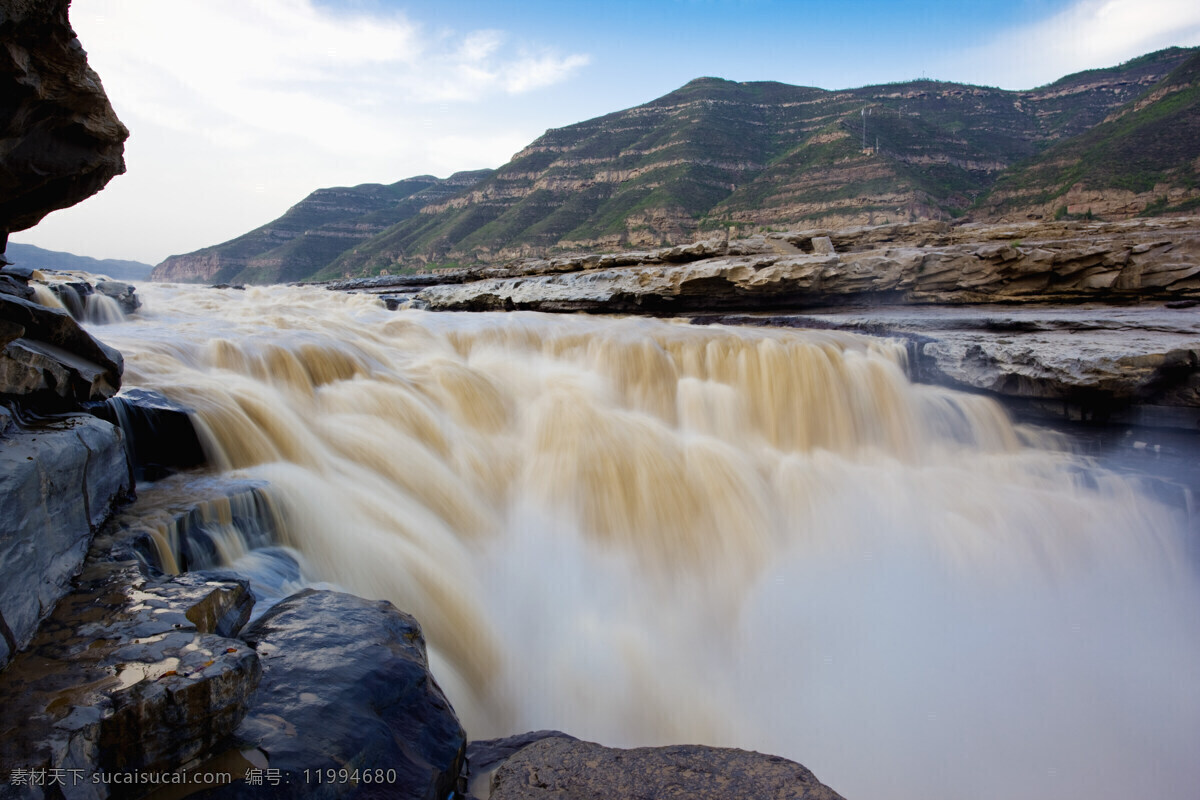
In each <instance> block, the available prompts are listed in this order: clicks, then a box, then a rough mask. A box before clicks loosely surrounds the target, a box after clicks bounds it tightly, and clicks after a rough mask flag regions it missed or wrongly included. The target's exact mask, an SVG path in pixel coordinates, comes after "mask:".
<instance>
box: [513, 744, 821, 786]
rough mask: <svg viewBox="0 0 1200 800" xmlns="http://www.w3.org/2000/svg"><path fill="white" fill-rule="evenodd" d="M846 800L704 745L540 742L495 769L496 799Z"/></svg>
mask: <svg viewBox="0 0 1200 800" xmlns="http://www.w3.org/2000/svg"><path fill="white" fill-rule="evenodd" d="M543 798H544V800H550V799H551V798H570V799H571V800H674V799H675V798H688V800H730V798H747V799H748V800H749V799H750V798H753V799H754V800H759V799H760V798H761V799H762V800H841V795H839V794H838V793H837V792H835V791H834V790H833V789H830V788H829V787H828V786H826V785H824V784H823V783H821V782H820V781H818V780H817V778H816V776H814V775H813V774H812V773H811V772H810V771H808V770H807V769H805V768H804V767H802V766H800V765H799V764H797V763H796V762H794V761H788V760H787V759H785V758H780V757H779V756H770V755H763V754H761V753H752V752H747V751H745V750H734V749H730V748H722V747H705V746H702V745H674V746H669V747H640V748H636V749H632V750H620V749H616V748H611V747H604V746H602V745H598V744H593V743H591V742H582V741H579V740H574V739H563V738H548V739H541V740H539V741H537V742H534V743H533V744H531V745H529V746H528V747H526V748H524V749H522V750H520V751H519V752H517V753H516V754H515V755H513V756H512V757H511V758H509V759H508V760H507V761H505V762H504V763H503V764H501V765H500V767H499V769H497V770H496V773H495V775H493V777H492V793H491V800H543Z"/></svg>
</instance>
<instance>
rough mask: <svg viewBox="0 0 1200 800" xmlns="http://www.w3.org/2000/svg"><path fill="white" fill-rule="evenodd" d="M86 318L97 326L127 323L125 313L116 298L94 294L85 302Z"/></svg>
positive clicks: (98, 293)
mask: <svg viewBox="0 0 1200 800" xmlns="http://www.w3.org/2000/svg"><path fill="white" fill-rule="evenodd" d="M84 318H85V319H86V321H88V322H91V323H93V324H95V325H114V324H116V323H118V322H124V321H125V312H124V311H122V310H121V304H120V303H119V302H117V300H116V299H115V298H112V297H109V296H108V295H106V294H103V293H101V292H93V293H92V294H89V295H88V296H87V298H86V300H85V302H84Z"/></svg>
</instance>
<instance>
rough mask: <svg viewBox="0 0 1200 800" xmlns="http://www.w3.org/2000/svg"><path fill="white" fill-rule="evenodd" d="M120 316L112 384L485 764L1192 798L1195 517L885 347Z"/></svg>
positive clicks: (459, 318) (181, 308)
mask: <svg viewBox="0 0 1200 800" xmlns="http://www.w3.org/2000/svg"><path fill="white" fill-rule="evenodd" d="M139 293H140V294H142V295H143V297H144V301H145V307H144V308H143V309H142V311H141V312H140V313H139V315H138V317H137V318H135V319H132V320H130V321H127V322H124V323H120V324H116V325H111V326H108V327H106V328H105V330H104V333H103V337H104V338H105V340H106V341H107V342H109V343H111V344H112V345H114V346H116V347H118V348H119V349H120V350H121V351H122V352H123V353H124V354H125V357H126V384H127V385H130V386H141V387H145V388H151V389H157V390H159V391H161V392H163V393H165V394H167V395H168V396H169V397H171V398H172V399H173V400H177V401H179V402H182V403H184V404H186V405H188V406H190V407H192V408H194V409H195V410H196V422H197V426H198V428H199V429H200V432H201V437H202V439H203V444H204V446H205V448H206V451H207V452H208V455H209V459H210V462H211V463H212V464H214V465H216V469H217V471H219V472H221V473H226V474H229V475H231V476H234V477H238V478H250V479H255V480H264V481H266V482H267V484H268V488H266V489H265V490H264V492H265V493H266V494H267V495H268V496H269V497H270V505H271V507H272V508H273V509H274V510H275V512H276V513H278V516H279V518H280V523H279V526H280V528H281V531H282V532H281V534H280V541H279V542H277V543H276V544H277V545H279V546H283V547H287V548H292V549H293V551H294V552H295V553H297V554H298V556H297V559H298V561H299V563H300V568H301V569H302V570H303V571H304V574H305V578H306V579H307V580H308V581H312V582H329V583H330V584H333V585H336V586H339V587H343V588H345V589H346V590H348V591H352V592H355V593H357V594H361V595H363V596H366V597H370V598H386V599H389V600H391V601H392V602H394V603H395V604H396V605H397V606H399V607H400V608H402V609H404V610H406V611H409V612H411V613H413V614H414V615H415V616H416V617H417V618H418V619H419V620H420V621H421V623H422V625H423V626H424V628H425V630H426V634H427V637H428V640H429V643H430V649H431V659H432V661H433V664H434V671H435V674H436V675H438V678H439V681H440V682H441V683H442V685H443V687H444V688H445V689H446V691H447V693H448V695H449V696H450V697H451V699H452V701H453V703H454V705H455V708H456V709H457V711H458V712H459V715H460V717H461V718H462V719H463V722H464V725H465V726H466V728H467V730H468V732H469V735H470V736H471V737H472V738H488V737H492V736H501V735H507V734H510V733H514V732H518V731H524V730H531V729H536V728H547V727H554V728H559V729H562V730H566V731H569V732H571V733H572V734H574V735H576V736H580V737H582V738H588V739H594V740H597V741H601V742H604V743H606V744H609V745H615V746H630V745H643V744H662V743H672V742H703V743H709V744H719V745H731V746H738V747H744V748H749V749H759V750H762V751H765V752H772V753H778V754H780V755H784V756H787V757H789V758H793V759H796V760H798V761H801V762H802V763H804V764H805V765H806V766H808V767H809V768H811V769H812V770H813V771H814V772H815V773H816V774H817V775H818V776H819V777H820V778H821V779H822V780H823V781H825V782H826V783H828V784H830V785H831V786H833V787H835V788H836V789H838V790H839V791H840V792H842V793H843V794H844V795H846V796H847V797H863V798H865V797H888V798H908V797H912V798H917V797H921V798H928V797H944V798H951V797H972V798H1000V797H1008V796H1020V797H1034V798H1063V797H1094V798H1109V797H1111V798H1116V797H1124V796H1129V795H1137V796H1147V797H1149V796H1154V797H1184V796H1189V793H1191V792H1194V790H1195V787H1196V786H1197V785H1200V762H1198V761H1197V759H1196V758H1195V753H1196V752H1198V751H1200V669H1197V665H1198V664H1200V602H1198V601H1200V589H1198V585H1197V577H1196V576H1197V571H1196V569H1195V565H1194V564H1192V563H1190V562H1189V558H1191V557H1192V556H1191V555H1189V551H1188V550H1187V546H1186V541H1185V537H1186V519H1185V514H1184V512H1183V511H1182V510H1180V509H1177V508H1170V507H1167V506H1165V505H1163V504H1162V503H1160V502H1159V501H1157V500H1155V499H1153V498H1152V497H1151V496H1150V495H1149V494H1148V493H1146V492H1144V491H1142V487H1141V486H1140V485H1139V482H1138V480H1137V479H1135V478H1130V477H1125V476H1121V475H1118V474H1116V473H1114V472H1111V471H1107V470H1104V469H1102V468H1099V467H1098V466H1097V465H1095V464H1094V463H1092V462H1090V461H1089V460H1086V459H1083V458H1081V457H1080V456H1077V455H1075V454H1073V453H1072V452H1070V450H1069V448H1067V446H1066V444H1065V442H1064V441H1063V440H1062V439H1061V438H1060V437H1057V436H1055V435H1054V434H1051V433H1048V432H1045V431H1041V430H1038V429H1034V428H1029V427H1022V426H1015V425H1013V424H1012V423H1011V421H1010V420H1009V418H1008V417H1007V415H1006V414H1005V413H1004V411H1003V410H1002V409H1001V408H1000V407H999V406H998V405H996V404H995V403H993V402H992V401H990V400H988V399H986V398H982V397H977V396H970V395H964V394H958V393H954V392H950V391H948V390H943V389H939V388H935V387H929V386H920V385H914V384H912V383H910V382H909V381H908V380H907V378H906V377H905V372H904V350H903V348H902V347H900V346H897V345H894V344H893V343H891V342H888V341H885V340H879V339H870V338H865V337H858V336H853V335H849V334H836V333H830V332H805V331H794V330H788V331H777V330H771V329H728V328H722V327H719V326H712V327H704V328H693V327H691V326H688V325H686V324H679V323H673V322H664V321H660V320H652V319H610V318H595V317H579V316H545V315H537V314H527V313H514V314H477V315H460V314H429V313H425V312H419V311H401V312H387V311H386V310H384V309H383V308H382V306H381V305H380V304H379V303H378V301H376V300H373V299H371V298H369V297H365V296H356V295H347V294H337V293H332V292H325V291H321V290H315V289H313V290H305V289H298V288H285V287H270V288H251V289H248V290H246V291H244V292H235V291H224V292H222V291H214V290H207V289H200V288H188V287H172V286H145V287H141V288H140V289H139ZM235 555H239V554H235ZM250 555H251V556H252V555H253V554H252V553H251V554H250ZM243 557H244V556H243ZM233 561H234V563H235V566H236V558H234V559H233Z"/></svg>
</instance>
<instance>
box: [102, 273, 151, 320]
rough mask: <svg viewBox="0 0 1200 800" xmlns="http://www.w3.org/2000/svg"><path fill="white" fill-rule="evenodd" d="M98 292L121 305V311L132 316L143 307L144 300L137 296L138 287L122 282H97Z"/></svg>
mask: <svg viewBox="0 0 1200 800" xmlns="http://www.w3.org/2000/svg"><path fill="white" fill-rule="evenodd" d="M96 291H97V292H99V293H100V294H102V295H104V296H105V297H111V298H112V299H113V300H116V301H117V302H118V303H120V305H121V311H122V312H124V313H125V314H132V313H134V312H135V311H137V310H138V309H139V308H141V307H142V300H141V298H140V297H138V296H137V287H135V286H133V284H129V283H121V282H120V281H97V282H96Z"/></svg>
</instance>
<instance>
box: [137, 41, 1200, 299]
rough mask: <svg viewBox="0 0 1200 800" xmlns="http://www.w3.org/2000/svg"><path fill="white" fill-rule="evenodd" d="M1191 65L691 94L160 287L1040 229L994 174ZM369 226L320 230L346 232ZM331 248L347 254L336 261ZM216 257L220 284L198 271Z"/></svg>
mask: <svg viewBox="0 0 1200 800" xmlns="http://www.w3.org/2000/svg"><path fill="white" fill-rule="evenodd" d="M1197 53H1200V50H1197V49H1184V48H1168V49H1166V50H1162V51H1158V52H1156V53H1151V54H1147V55H1145V56H1141V57H1139V58H1136V59H1132V60H1130V61H1128V62H1125V63H1124V64H1121V65H1118V66H1115V67H1108V68H1104V69H1098V70H1088V71H1085V72H1080V73H1075V74H1072V75H1067V76H1064V77H1063V78H1060V79H1059V80H1057V81H1054V82H1053V83H1050V84H1047V85H1046V86H1044V87H1039V88H1038V89H1032V90H1027V91H1009V90H1002V89H996V88H992V87H982V86H972V85H969V84H961V83H953V82H944V81H933V80H925V79H922V80H914V81H902V82H897V83H890V84H881V85H874V86H866V87H860V88H856V89H847V90H837V91H829V90H824V89H818V88H813V87H801V86H791V85H789V84H784V83H779V82H774V81H762V82H750V83H737V82H734V81H727V80H724V79H721V78H713V77H703V78H697V79H694V80H692V81H689V82H688V83H687V84H684V85H683V86H681V87H680V88H678V89H676V90H674V91H672V92H669V93H667V94H666V95H663V96H662V97H659V98H657V99H655V100H652V101H650V102H648V103H645V104H642V105H640V106H635V107H633V108H629V109H624V110H622V111H616V112H612V113H610V114H605V115H603V116H600V117H596V118H594V119H590V120H584V121H582V122H578V123H575V124H572V125H568V126H564V127H561V128H552V129H550V130H547V131H546V132H545V133H544V134H542V136H540V137H538V138H537V139H535V140H534V141H533V142H531V143H530V144H529V145H527V146H526V147H525V148H523V149H522V150H521V151H519V152H518V153H517V154H515V155H514V156H513V158H512V159H511V160H510V161H509V162H508V163H507V164H505V165H503V166H501V167H500V168H498V169H496V170H489V171H481V172H477V173H469V174H466V177H462V178H460V179H459V180H458V183H457V186H456V187H446V186H444V185H439V189H438V192H435V193H434V194H427V195H420V194H419V193H415V192H414V193H411V194H412V195H413V196H414V198H415V199H413V200H410V201H409V202H408V206H406V211H405V213H403V214H397V215H396V219H395V220H394V221H392V222H391V223H390V224H387V225H385V226H384V225H382V223H384V222H386V221H387V220H386V219H380V218H378V217H377V218H376V219H375V222H374V224H365V223H364V225H363V227H361V228H358V227H355V228H354V235H355V237H356V238H355V239H354V241H353V242H349V241H346V242H343V241H340V240H335V239H334V238H332V237H331V235H330V232H329V231H328V230H326V231H325V232H324V233H319V232H318V233H316V234H313V235H314V236H315V237H316V239H315V240H316V241H322V242H323V243H324V244H325V245H327V246H326V247H325V248H324V249H320V250H318V249H317V248H315V247H312V246H309V244H308V243H307V240H306V239H305V238H303V237H302V236H301V235H300V234H295V233H293V234H292V235H291V237H290V239H289V241H291V240H295V241H294V243H293V244H291V245H290V246H291V248H292V249H293V250H295V251H297V253H295V254H293V255H292V256H289V257H290V258H291V260H290V261H288V259H287V258H281V256H288V254H287V253H286V252H283V253H280V252H275V253H272V252H270V251H269V250H268V251H261V252H258V253H256V254H253V255H251V256H250V257H249V258H243V259H242V261H241V262H239V260H238V258H239V257H238V255H237V252H238V248H239V247H241V246H248V245H249V244H251V243H252V241H251V240H252V239H253V236H254V235H255V234H256V233H257V232H260V231H262V230H263V229H261V228H260V229H256V231H252V232H251V233H250V234H247V235H246V236H244V237H239V239H236V240H233V241H232V242H227V243H224V244H223V245H217V246H215V247H214V248H207V249H206V250H202V251H197V253H194V254H188V255H186V256H177V257H173V258H172V259H168V260H167V261H166V262H164V263H163V264H161V265H159V267H158V268H156V271H155V276H156V279H174V280H178V279H180V278H181V277H187V276H188V275H189V269H190V270H192V271H193V272H195V276H196V277H195V279H200V280H229V279H230V278H237V279H239V280H247V281H251V280H253V281H270V280H297V279H301V278H304V279H331V278H340V277H344V276H352V275H369V274H377V273H379V272H380V271H384V270H386V271H389V272H405V271H419V270H425V269H431V268H438V267H447V266H461V265H467V264H480V263H482V264H488V263H503V262H506V261H510V260H513V259H517V258H524V257H531V256H543V255H549V254H553V253H555V252H570V251H574V250H581V249H591V250H613V249H621V248H626V249H627V248H630V247H646V246H649V247H654V246H663V245H671V244H678V243H682V242H685V241H691V240H693V239H695V238H696V237H697V236H701V235H710V233H711V232H714V231H720V230H722V229H731V228H737V229H738V230H740V231H743V232H745V231H754V230H770V229H772V228H778V227H780V226H783V227H789V226H790V227H795V226H798V225H799V226H801V227H813V226H820V227H841V226H854V225H864V224H879V223H883V222H898V221H914V220H922V219H933V220H954V219H962V218H967V217H973V218H995V219H997V220H1002V219H1007V218H1014V217H1013V215H1017V217H1016V218H1025V217H1020V216H1019V215H1021V214H1025V215H1026V216H1027V217H1028V216H1029V215H1033V216H1032V217H1031V218H1037V217H1038V216H1045V215H1047V214H1053V213H1054V210H1053V209H1050V210H1047V209H1046V208H1044V207H1043V206H1044V205H1045V204H1044V203H1041V204H1030V203H1028V202H1024V201H1021V200H1020V199H1019V198H1018V201H1016V202H1007V203H1001V202H997V201H995V200H994V197H995V196H994V194H993V192H994V187H995V186H997V185H1002V181H1001V178H1002V176H1003V175H1006V174H1008V173H1009V172H1010V171H1012V170H1014V169H1017V170H1020V169H1023V167H1022V166H1021V165H1024V164H1027V163H1028V164H1036V163H1037V161H1036V159H1037V158H1038V157H1039V156H1040V155H1042V154H1043V153H1045V152H1051V151H1052V150H1053V148H1054V147H1056V146H1060V145H1062V143H1063V142H1067V141H1071V140H1074V139H1075V138H1076V137H1080V136H1084V135H1086V134H1088V133H1089V132H1090V131H1093V130H1095V129H1096V128H1097V127H1100V126H1103V125H1105V124H1113V123H1110V122H1109V123H1106V120H1110V119H1111V118H1112V117H1113V115H1115V114H1123V115H1124V116H1126V117H1128V116H1129V115H1131V114H1132V115H1134V117H1136V118H1138V119H1144V118H1148V117H1150V116H1152V115H1153V114H1157V113H1159V110H1160V107H1159V105H1157V104H1159V103H1161V102H1163V101H1164V99H1169V98H1167V97H1166V95H1164V96H1161V97H1155V96H1154V91H1155V88H1156V87H1159V88H1162V87H1160V86H1159V84H1160V83H1161V82H1162V81H1163V80H1166V79H1168V78H1169V76H1170V75H1172V74H1175V73H1178V72H1179V71H1180V70H1181V69H1182V68H1183V66H1184V65H1185V64H1186V63H1191V62H1192V61H1195V60H1196V59H1197V58H1200V56H1198V55H1197ZM1184 74H1185V77H1186V74H1190V73H1187V72H1186V70H1185V71H1184ZM1187 80H1188V81H1191V83H1189V85H1194V84H1195V78H1194V76H1193V77H1191V78H1187ZM1185 82H1186V81H1185ZM1141 101H1144V103H1143V105H1142V106H1141V107H1136V103H1138V102H1141ZM1125 124H1126V125H1128V123H1125ZM1197 140H1198V141H1200V137H1197ZM1188 146H1198V145H1188V144H1187V143H1186V142H1185V143H1184V149H1186V148H1187V147H1188ZM1196 155H1197V156H1200V152H1198V153H1197V154H1196ZM1195 171H1196V168H1193V169H1192V173H1194V172H1195ZM1192 173H1189V174H1192ZM462 175H464V174H463V173H459V174H458V175H456V176H452V177H451V178H450V179H447V180H448V181H450V180H452V179H454V178H456V177H459V176H462ZM425 177H428V176H425ZM408 180H409V181H414V180H417V179H408ZM404 183H405V182H404V181H401V182H400V183H398V184H393V186H399V185H400V184H404ZM1184 184H1186V181H1184ZM1184 184H1180V185H1181V186H1183V188H1182V189H1180V191H1177V192H1175V194H1172V195H1171V196H1170V198H1168V200H1167V201H1164V202H1168V201H1169V202H1171V203H1176V204H1178V203H1187V202H1189V198H1190V197H1192V196H1193V195H1191V194H1188V192H1189V191H1192V189H1194V188H1195V186H1194V185H1195V181H1194V180H1193V181H1192V187H1191V188H1188V186H1185V185H1184ZM450 188H457V189H458V191H450V190H449V189H450ZM1108 188H1111V187H1107V188H1106V187H1101V188H1100V189H1099V190H1098V191H1102V192H1103V191H1107V190H1108ZM322 191H323V190H322ZM1181 192H1182V193H1181ZM316 194H317V193H314V195H316ZM1195 194H1197V195H1200V189H1197V190H1195ZM311 197H312V196H310V198H311ZM407 197H408V196H407V195H406V198H407ZM418 200H419V201H420V202H421V203H422V204H421V206H420V207H419V208H417V209H415V210H414V209H412V206H413V205H415V203H416V202H417V201H418ZM305 202H307V200H306V201H305ZM397 202H399V201H397ZM1149 202H1150V200H1149V199H1148V200H1147V201H1146V204H1149ZM1156 202H1157V201H1156ZM300 205H303V203H302V204H298V206H297V207H294V208H299V207H300ZM1165 207H1167V206H1164V208H1165ZM1141 210H1143V209H1141V208H1139V209H1134V210H1133V211H1132V212H1131V213H1138V212H1140V211H1141ZM376 211H380V209H376ZM409 212H411V213H409ZM290 213H292V212H289V214H290ZM365 216H366V215H365V214H364V215H360V216H358V217H352V216H351V217H346V218H340V219H339V220H335V221H333V222H332V223H325V224H326V225H328V224H334V225H335V229H336V225H338V224H340V225H342V226H343V228H344V227H345V226H346V225H350V226H351V227H353V226H354V223H357V222H361V221H363V219H364V217H365ZM286 222H287V215H285V216H284V217H283V218H281V219H280V220H277V221H276V223H271V224H270V225H268V226H264V228H271V226H272V225H275V226H276V227H277V228H279V227H281V226H279V225H277V223H286ZM380 226H382V227H380ZM282 227H286V225H285V226H282ZM293 227H294V226H293ZM316 227H317V229H320V228H321V226H316ZM366 234H370V235H366ZM341 235H343V236H344V235H345V232H344V231H343V232H342V234H341ZM247 237H251V239H247ZM259 238H260V239H261V235H260V236H259ZM239 243H240V244H239ZM339 243H344V244H346V246H345V247H342V248H341V249H340V250H338V252H336V253H335V252H333V251H334V250H335V249H336V245H337V244H339ZM259 244H263V242H261V241H260V242H259ZM276 247H278V245H276ZM213 255H217V256H219V259H218V260H219V261H221V264H222V266H221V267H220V268H219V269H215V270H214V269H211V267H212V266H213V265H212V264H209V263H207V262H205V261H204V259H205V258H206V257H208V258H211V257H212V256H213ZM301 256H303V257H301ZM277 261H278V262H279V263H278V264H277V263H276V262H277ZM285 262H286V264H285ZM318 262H323V263H318ZM281 265H282V266H281ZM233 267H237V269H236V270H234V269H233ZM206 270H207V271H206ZM204 275H207V277H203V276H204Z"/></svg>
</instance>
